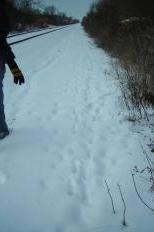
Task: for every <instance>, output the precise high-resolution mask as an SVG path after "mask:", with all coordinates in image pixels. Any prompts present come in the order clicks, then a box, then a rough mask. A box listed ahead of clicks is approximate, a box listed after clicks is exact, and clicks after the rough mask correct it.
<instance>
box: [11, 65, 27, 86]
mask: <svg viewBox="0 0 154 232" xmlns="http://www.w3.org/2000/svg"><path fill="white" fill-rule="evenodd" d="M11 72H12V74H13V77H14V83H15V84H19V85H22V84H24V83H25V79H24V76H23V74H22V72H21V70H20V69H19V68H18V67H16V68H13V69H11Z"/></svg>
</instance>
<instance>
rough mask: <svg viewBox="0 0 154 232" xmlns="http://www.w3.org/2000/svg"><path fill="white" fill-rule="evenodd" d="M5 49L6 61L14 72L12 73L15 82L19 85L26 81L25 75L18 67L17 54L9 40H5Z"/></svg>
mask: <svg viewBox="0 0 154 232" xmlns="http://www.w3.org/2000/svg"><path fill="white" fill-rule="evenodd" d="M4 50H5V62H6V64H7V65H8V66H9V68H10V71H11V72H12V75H13V77H14V83H15V84H19V85H21V84H24V83H25V79H24V76H23V74H22V72H21V70H20V68H19V67H18V65H17V63H16V62H15V55H14V53H13V52H12V50H11V47H10V46H9V44H8V43H7V41H5V44H4Z"/></svg>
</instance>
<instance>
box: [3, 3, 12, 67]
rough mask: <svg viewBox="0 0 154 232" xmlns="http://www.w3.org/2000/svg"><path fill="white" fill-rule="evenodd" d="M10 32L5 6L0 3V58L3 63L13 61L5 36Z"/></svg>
mask: <svg viewBox="0 0 154 232" xmlns="http://www.w3.org/2000/svg"><path fill="white" fill-rule="evenodd" d="M10 30H11V26H10V22H9V18H8V16H7V14H6V10H5V6H4V4H3V3H1V2H0V57H1V58H2V59H3V61H4V62H5V63H9V62H11V61H13V60H14V58H15V56H14V54H13V52H12V50H11V48H10V46H9V44H8V43H7V40H6V38H7V35H8V33H9V32H10Z"/></svg>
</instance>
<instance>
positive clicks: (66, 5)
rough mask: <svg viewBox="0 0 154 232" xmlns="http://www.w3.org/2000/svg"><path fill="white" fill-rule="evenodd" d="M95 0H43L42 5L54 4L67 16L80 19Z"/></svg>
mask: <svg viewBox="0 0 154 232" xmlns="http://www.w3.org/2000/svg"><path fill="white" fill-rule="evenodd" d="M92 2H95V0H44V1H43V3H44V5H54V6H55V7H56V8H57V9H58V10H59V11H63V12H65V13H67V14H68V16H73V17H75V18H78V19H81V18H82V17H83V16H84V15H85V14H86V12H87V11H88V9H89V6H90V5H91V3H92Z"/></svg>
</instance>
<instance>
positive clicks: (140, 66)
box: [82, 0, 154, 116]
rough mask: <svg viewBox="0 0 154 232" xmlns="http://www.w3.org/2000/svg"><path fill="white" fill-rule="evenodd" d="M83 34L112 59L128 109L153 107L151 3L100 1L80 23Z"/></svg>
mask: <svg viewBox="0 0 154 232" xmlns="http://www.w3.org/2000/svg"><path fill="white" fill-rule="evenodd" d="M82 25H83V27H84V29H85V31H86V32H87V33H88V34H89V36H91V37H92V38H94V40H95V42H96V44H97V45H98V46H99V47H101V48H103V49H104V50H105V51H106V52H107V53H108V54H109V55H110V56H111V57H113V58H114V59H112V60H113V62H114V64H113V67H114V71H115V77H116V78H117V79H118V81H119V86H120V89H121V91H122V93H123V100H124V102H125V104H126V106H127V108H128V109H132V108H133V110H134V109H135V110H136V109H138V112H139V115H140V116H142V112H144V113H146V111H145V107H146V106H147V105H148V106H149V105H151V106H154V78H153V76H154V2H153V0H99V1H97V2H96V3H93V4H92V5H91V7H90V9H89V11H88V13H87V15H86V16H85V17H84V18H83V20H82Z"/></svg>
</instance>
